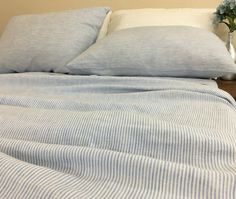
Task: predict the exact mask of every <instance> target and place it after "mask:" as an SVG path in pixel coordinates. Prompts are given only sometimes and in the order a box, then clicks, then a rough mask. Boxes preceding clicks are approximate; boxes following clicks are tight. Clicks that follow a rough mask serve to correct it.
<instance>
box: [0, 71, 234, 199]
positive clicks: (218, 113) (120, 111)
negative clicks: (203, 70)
mask: <svg viewBox="0 0 236 199" xmlns="http://www.w3.org/2000/svg"><path fill="white" fill-rule="evenodd" d="M0 198H1V199H2V198H3V199H8V198H10V199H27V198H32V199H37V198H55V199H57V198H59V199H60V198H66V199H67V198H68V199H70V198H81V199H83V198H85V199H87V198H91V199H93V198H94V199H99V198H105V199H106V198H108V199H109V198H111V199H113V198H128V199H129V198H135V199H136V198H144V199H149V198H161V199H162V198H206V199H211V198H212V199H218V198H226V199H235V198H236V104H235V102H234V100H233V98H232V97H231V96H230V95H229V94H227V93H225V92H223V91H221V90H219V89H217V88H216V87H215V86H211V85H209V84H208V83H207V82H205V83H204V81H203V82H201V81H199V82H197V81H189V80H185V79H175V78H144V77H139V78H138V77H132V78H131V77H96V76H90V77H85V76H84V77H83V76H67V75H53V74H42V73H28V74H27V73H26V74H5V75H0Z"/></svg>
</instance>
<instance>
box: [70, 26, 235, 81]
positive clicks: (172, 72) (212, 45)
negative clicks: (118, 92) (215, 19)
mask: <svg viewBox="0 0 236 199" xmlns="http://www.w3.org/2000/svg"><path fill="white" fill-rule="evenodd" d="M67 68H68V69H69V70H70V71H71V74H81V75H120V76H170V77H197V78H211V77H218V76H222V75H226V74H228V73H235V72H236V67H235V64H234V62H233V59H232V58H231V56H230V55H229V53H228V51H227V49H226V47H225V45H224V43H223V42H222V41H221V40H220V39H219V38H218V37H217V36H216V35H215V34H213V33H211V32H209V31H206V30H203V29H200V28H193V27H187V26H166V27H164V26H163V27H138V28H130V29H124V30H121V31H117V32H114V33H112V34H110V35H108V36H107V37H106V38H104V39H103V40H100V41H99V42H97V43H96V44H95V45H93V46H91V47H90V48H89V49H88V50H87V51H85V52H84V53H82V54H81V55H80V56H78V57H77V58H76V59H74V60H73V61H72V62H70V63H69V64H68V65H67Z"/></svg>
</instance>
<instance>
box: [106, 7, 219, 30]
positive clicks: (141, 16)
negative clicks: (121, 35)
mask: <svg viewBox="0 0 236 199" xmlns="http://www.w3.org/2000/svg"><path fill="white" fill-rule="evenodd" d="M214 12H215V10H214V9H191V8H174V9H150V8H146V9H130V10H118V11H115V12H113V13H112V15H111V22H110V25H109V29H108V34H109V33H112V32H114V31H117V30H122V29H127V28H134V27H141V26H192V27H197V28H202V29H206V30H210V31H212V30H213V26H212V17H213V13H214Z"/></svg>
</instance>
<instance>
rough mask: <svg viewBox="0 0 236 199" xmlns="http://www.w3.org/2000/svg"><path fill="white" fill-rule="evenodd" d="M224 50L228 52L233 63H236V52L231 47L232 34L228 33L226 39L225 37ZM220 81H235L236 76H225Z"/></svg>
mask: <svg viewBox="0 0 236 199" xmlns="http://www.w3.org/2000/svg"><path fill="white" fill-rule="evenodd" d="M226 48H227V50H228V51H229V53H230V55H231V57H232V59H233V60H234V62H235V61H236V52H235V49H234V46H233V33H232V32H229V33H228V37H227V41H226ZM221 79H222V80H228V81H230V80H236V74H228V75H225V76H223V77H221Z"/></svg>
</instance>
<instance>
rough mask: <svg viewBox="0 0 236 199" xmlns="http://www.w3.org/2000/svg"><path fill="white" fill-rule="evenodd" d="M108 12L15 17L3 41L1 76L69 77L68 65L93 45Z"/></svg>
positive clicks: (92, 10)
mask: <svg viewBox="0 0 236 199" xmlns="http://www.w3.org/2000/svg"><path fill="white" fill-rule="evenodd" d="M108 11H109V9H108V8H87V9H81V10H71V11H64V12H59V13H49V14H39V15H24V16H17V17H13V18H12V19H11V21H10V22H9V24H8V25H7V27H6V30H5V31H4V33H3V35H2V37H1V38H0V73H9V72H29V71H30V72H59V73H68V72H69V71H68V70H67V68H66V67H65V65H66V64H67V63H68V62H69V61H71V60H72V59H73V58H75V57H76V56H78V55H79V54H81V53H82V52H83V51H84V50H86V49H87V48H88V47H89V46H90V45H92V44H93V43H94V42H95V41H96V38H97V36H98V33H99V30H100V28H101V26H102V24H103V20H104V19H105V17H106V14H107V13H108Z"/></svg>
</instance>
